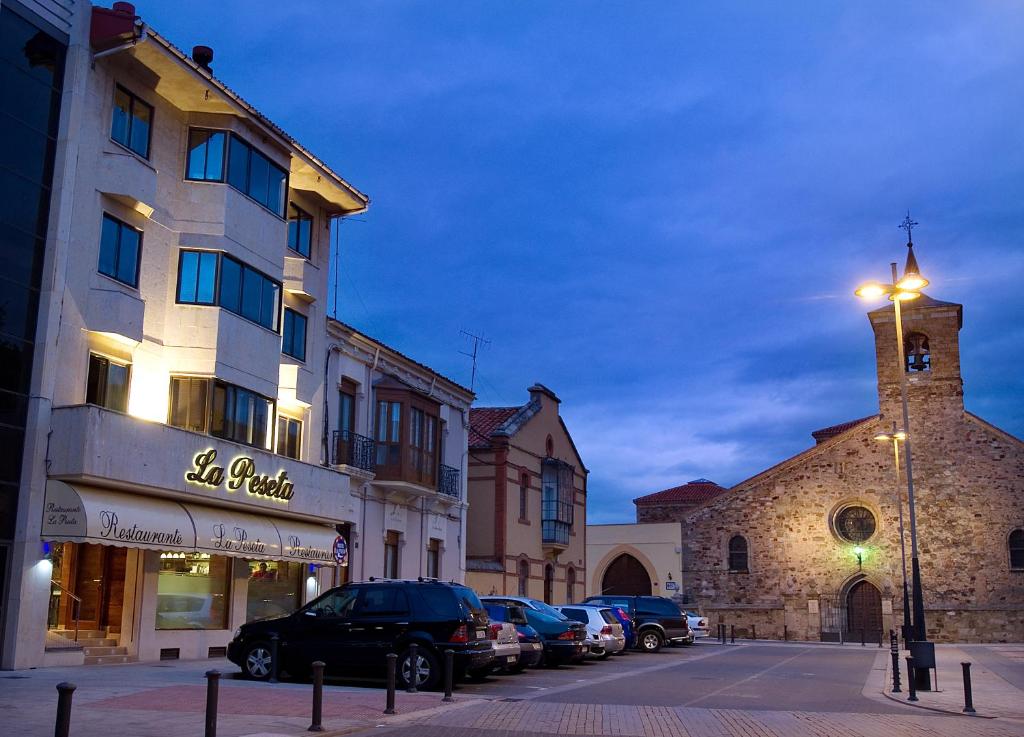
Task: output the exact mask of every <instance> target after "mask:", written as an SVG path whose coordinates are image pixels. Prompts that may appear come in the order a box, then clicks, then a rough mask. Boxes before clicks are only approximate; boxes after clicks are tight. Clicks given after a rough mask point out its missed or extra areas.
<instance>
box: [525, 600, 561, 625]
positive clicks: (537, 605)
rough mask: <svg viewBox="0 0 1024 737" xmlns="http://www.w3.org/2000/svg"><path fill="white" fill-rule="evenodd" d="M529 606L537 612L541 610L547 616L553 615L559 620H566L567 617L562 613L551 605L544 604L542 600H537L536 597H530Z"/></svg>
mask: <svg viewBox="0 0 1024 737" xmlns="http://www.w3.org/2000/svg"><path fill="white" fill-rule="evenodd" d="M530 606H532V607H533V608H534V609H536V610H537V611H538V612H543V613H544V614H547V615H548V616H549V617H554V618H555V619H557V620H560V621H562V622H565V621H567V620H568V619H569V618H568V617H567V616H565V615H564V614H562V613H561V612H560V611H558V610H557V609H555V608H554V607H553V606H549V605H548V604H545V603H544V602H543V601H537V600H536V599H530Z"/></svg>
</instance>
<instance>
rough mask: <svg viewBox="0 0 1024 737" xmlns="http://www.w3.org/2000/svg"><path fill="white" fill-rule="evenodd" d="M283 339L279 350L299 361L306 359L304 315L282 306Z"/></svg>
mask: <svg viewBox="0 0 1024 737" xmlns="http://www.w3.org/2000/svg"><path fill="white" fill-rule="evenodd" d="M282 332H283V333H284V336H283V337H284V340H283V341H282V342H281V352H282V353H284V354H285V355H286V356H291V357H292V358H294V359H297V360H299V361H305V360H306V316H305V315H303V314H300V313H298V312H296V311H295V310H292V309H290V308H288V307H285V308H284V330H283V331H282Z"/></svg>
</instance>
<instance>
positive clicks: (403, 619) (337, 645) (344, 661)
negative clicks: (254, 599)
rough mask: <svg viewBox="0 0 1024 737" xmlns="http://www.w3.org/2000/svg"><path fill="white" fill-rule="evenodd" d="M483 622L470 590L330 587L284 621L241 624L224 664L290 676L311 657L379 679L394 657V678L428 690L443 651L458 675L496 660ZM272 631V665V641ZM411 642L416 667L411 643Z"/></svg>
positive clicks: (395, 583)
mask: <svg viewBox="0 0 1024 737" xmlns="http://www.w3.org/2000/svg"><path fill="white" fill-rule="evenodd" d="M488 623H489V620H488V617H487V612H486V611H485V610H484V607H483V604H482V603H481V602H480V599H479V598H477V595H476V592H475V591H473V589H471V588H469V587H467V586H463V585H461V584H453V583H443V582H440V581H433V580H429V581H427V580H425V581H402V580H386V581H372V580H371V581H365V582H360V583H349V584H345V585H344V586H339V587H336V588H333V589H331V590H329V591H327V592H326V593H324V594H323V595H321V596H319V597H317V598H316V599H314V600H313V601H311V602H309V603H308V604H306V605H305V606H303V607H302V608H300V609H298V610H297V611H295V612H293V613H292V614H289V615H287V616H284V617H277V618H274V619H264V620H259V621H255V622H249V623H247V624H243V625H242V626H241V627H239V628H238V630H236V631H235V636H234V638H233V639H232V640H231V642H230V643H229V644H228V659H229V660H231V662H232V663H235V664H236V665H238V666H239V667H241V668H242V671H243V672H244V673H245V674H246V675H247V676H249V677H250V678H257V679H265V678H269V677H270V675H271V673H272V672H273V671H274V670H275V667H276V668H279V669H280V670H281V671H287V672H288V673H289V674H291V675H293V676H302V675H305V674H306V673H308V672H309V669H310V665H311V664H312V662H313V661H315V660H322V661H324V663H325V664H326V666H327V668H326V670H327V672H328V673H331V674H333V675H341V676H350V675H374V676H378V675H384V672H385V664H386V662H387V660H386V658H385V656H386V655H387V653H389V652H395V653H398V664H397V665H398V668H397V671H398V672H397V675H398V680H399V681H400V682H401V683H402V684H403V685H406V686H408V685H409V682H410V681H411V680H415V683H416V685H417V687H419V688H425V689H429V688H433V687H435V686H437V684H438V683H440V681H441V668H442V662H443V651H444V650H452V651H453V652H454V653H455V665H456V668H457V669H459V670H460V671H465V670H470V669H476V668H483V667H485V666H487V665H489V664H490V662H491V661H492V660H493V658H494V650H493V648H492V643H491V640H490V638H489V632H488V627H487V625H488ZM271 634H277V636H278V647H277V657H278V663H277V664H276V666H275V663H274V662H273V657H274V655H273V650H272V648H271V645H270V642H271V639H270V636H271ZM412 643H416V644H417V645H418V648H417V657H416V663H415V664H414V663H413V662H412V658H411V654H410V650H409V645H411V644H412Z"/></svg>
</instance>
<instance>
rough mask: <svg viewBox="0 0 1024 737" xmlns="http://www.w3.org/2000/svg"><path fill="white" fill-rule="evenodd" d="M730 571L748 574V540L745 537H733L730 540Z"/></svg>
mask: <svg viewBox="0 0 1024 737" xmlns="http://www.w3.org/2000/svg"><path fill="white" fill-rule="evenodd" d="M729 570H730V571H737V572H740V573H746V572H747V570H748V568H747V538H745V537H743V535H733V536H732V538H731V539H730V540H729Z"/></svg>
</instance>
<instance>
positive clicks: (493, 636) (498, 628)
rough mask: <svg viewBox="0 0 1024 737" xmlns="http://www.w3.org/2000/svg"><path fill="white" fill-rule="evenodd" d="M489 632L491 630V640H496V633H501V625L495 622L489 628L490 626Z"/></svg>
mask: <svg viewBox="0 0 1024 737" xmlns="http://www.w3.org/2000/svg"><path fill="white" fill-rule="evenodd" d="M490 630H491V639H492V640H497V639H498V633H499V632H501V625H500V624H498V623H497V622H492V623H491V626H490Z"/></svg>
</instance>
